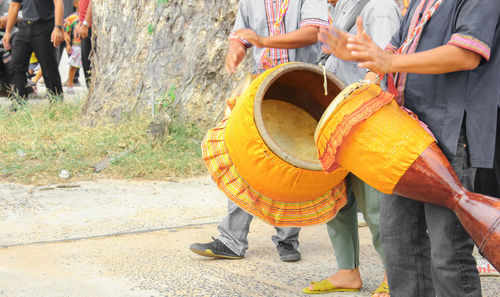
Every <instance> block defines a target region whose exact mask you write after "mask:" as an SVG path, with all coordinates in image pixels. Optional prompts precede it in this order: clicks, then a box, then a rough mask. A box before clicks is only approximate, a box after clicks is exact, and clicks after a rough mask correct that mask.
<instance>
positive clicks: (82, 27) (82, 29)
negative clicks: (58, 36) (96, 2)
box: [77, 0, 92, 39]
mask: <svg viewBox="0 0 500 297" xmlns="http://www.w3.org/2000/svg"><path fill="white" fill-rule="evenodd" d="M80 13H83V12H80ZM90 24H92V1H90V0H89V5H88V6H87V12H85V20H83V23H82V24H79V25H78V28H77V32H78V34H79V35H80V38H81V39H85V38H87V37H89V26H90Z"/></svg>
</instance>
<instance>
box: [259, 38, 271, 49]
mask: <svg viewBox="0 0 500 297" xmlns="http://www.w3.org/2000/svg"><path fill="white" fill-rule="evenodd" d="M258 43H259V44H258V45H257V46H258V47H270V46H269V38H268V37H259V39H258Z"/></svg>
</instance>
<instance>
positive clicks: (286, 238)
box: [271, 227, 301, 262]
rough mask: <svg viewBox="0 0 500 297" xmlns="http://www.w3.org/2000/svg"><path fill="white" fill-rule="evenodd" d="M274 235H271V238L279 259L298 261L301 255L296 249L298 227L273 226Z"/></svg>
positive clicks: (297, 245) (297, 244)
mask: <svg viewBox="0 0 500 297" xmlns="http://www.w3.org/2000/svg"><path fill="white" fill-rule="evenodd" d="M274 229H276V235H273V236H271V240H272V241H273V242H274V244H275V245H276V249H277V250H278V254H279V255H280V259H281V261H284V262H295V261H299V260H300V258H301V255H300V253H299V251H298V250H297V249H298V247H299V232H300V228H281V227H274Z"/></svg>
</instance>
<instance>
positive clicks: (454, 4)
mask: <svg viewBox="0 0 500 297" xmlns="http://www.w3.org/2000/svg"><path fill="white" fill-rule="evenodd" d="M433 3H435V1H424V0H414V1H412V2H411V4H410V7H409V9H408V13H407V14H406V15H405V18H404V19H403V25H402V27H401V30H400V31H399V32H397V33H396V34H395V35H394V37H393V39H392V41H391V45H392V48H393V49H398V48H399V47H400V46H401V45H402V44H403V42H404V41H405V40H406V38H407V36H408V35H410V34H411V32H412V31H411V30H410V27H411V26H413V25H412V24H414V23H415V22H414V21H415V19H417V18H419V13H420V12H424V9H421V8H422V6H423V5H424V4H425V6H423V7H428V8H430V7H431V6H432V4H433ZM425 11H427V10H425ZM422 32H423V33H422V35H421V36H420V39H418V38H415V39H414V41H413V42H414V43H417V44H416V46H415V44H413V45H412V46H410V47H409V49H410V50H411V49H414V50H415V52H422V51H426V50H429V49H432V48H436V47H439V46H442V45H445V44H450V45H453V46H457V47H461V48H464V49H467V50H471V51H474V52H476V53H477V54H479V55H481V56H482V57H483V59H482V61H481V64H480V66H479V67H477V68H476V69H474V70H472V71H457V72H451V73H446V74H436V75H429V74H416V73H409V74H407V76H406V82H401V83H400V84H398V90H400V91H401V92H399V94H404V99H405V101H404V103H405V106H406V107H408V108H409V109H410V110H412V111H413V112H415V113H416V114H417V116H418V117H419V119H420V120H421V121H423V122H424V123H426V124H427V125H428V126H429V129H430V130H431V131H432V133H434V135H435V136H436V138H437V140H438V144H439V147H440V148H441V149H442V150H443V152H444V153H445V155H446V157H447V158H448V159H452V158H453V157H454V156H455V154H456V149H457V142H458V137H459V132H460V127H461V124H462V120H463V119H464V114H465V116H466V124H467V139H468V146H469V149H470V154H471V166H472V167H484V168H491V167H492V165H493V155H494V152H495V139H494V137H492V136H493V135H496V132H495V130H496V116H497V115H496V110H497V106H498V102H497V100H498V99H497V98H498V97H499V96H500V93H499V92H500V91H499V90H500V89H499V88H498V87H497V86H498V82H499V81H500V72H499V71H498V69H499V68H500V54H499V53H500V1H498V0H480V1H475V0H453V1H443V2H442V3H441V5H440V6H439V8H438V9H437V10H436V12H435V13H434V15H433V16H432V17H431V19H430V20H429V21H428V22H427V24H426V25H425V27H424V29H423V31H422ZM413 46H415V47H413ZM404 75H405V74H404V73H400V76H399V77H400V78H402V77H404Z"/></svg>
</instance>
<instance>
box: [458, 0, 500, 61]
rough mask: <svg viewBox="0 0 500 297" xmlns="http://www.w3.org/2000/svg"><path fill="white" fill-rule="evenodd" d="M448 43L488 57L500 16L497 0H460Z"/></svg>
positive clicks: (485, 57) (499, 5)
mask: <svg viewBox="0 0 500 297" xmlns="http://www.w3.org/2000/svg"><path fill="white" fill-rule="evenodd" d="M459 2H461V3H460V4H461V5H459V7H460V9H459V10H458V11H457V16H456V20H457V21H456V25H455V29H454V31H453V34H452V35H451V38H450V40H449V41H448V44H450V45H454V46H458V47H461V48H464V49H467V50H471V51H473V52H475V53H477V54H479V55H481V56H482V57H483V58H484V59H485V60H486V61H488V60H489V59H490V55H491V46H492V43H493V39H494V37H495V30H496V27H497V25H498V20H499V17H500V1H498V0H462V1H459Z"/></svg>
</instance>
